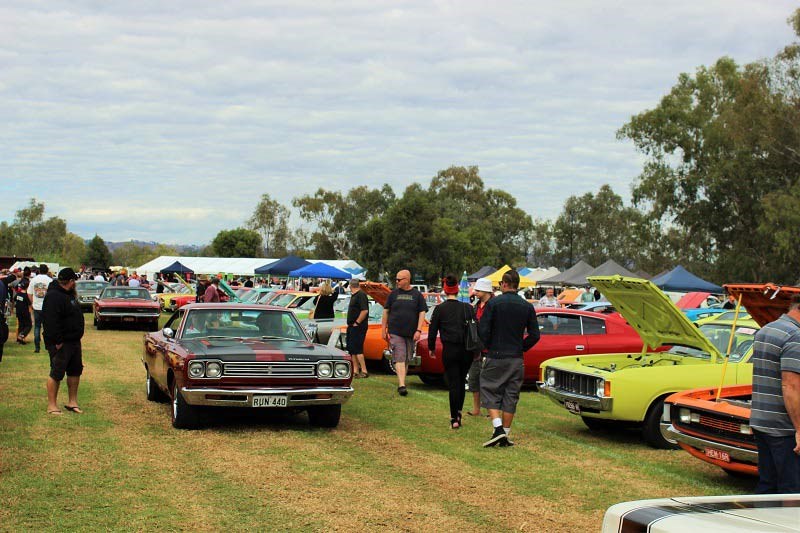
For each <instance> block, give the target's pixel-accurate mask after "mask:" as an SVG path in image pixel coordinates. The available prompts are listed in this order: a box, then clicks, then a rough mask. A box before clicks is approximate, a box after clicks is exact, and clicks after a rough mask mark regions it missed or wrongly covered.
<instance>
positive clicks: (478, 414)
mask: <svg viewBox="0 0 800 533" xmlns="http://www.w3.org/2000/svg"><path fill="white" fill-rule="evenodd" d="M467 416H481V413H480V411H478V412H477V413H473V412H472V411H467Z"/></svg>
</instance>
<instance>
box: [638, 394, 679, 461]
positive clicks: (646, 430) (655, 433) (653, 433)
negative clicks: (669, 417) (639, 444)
mask: <svg viewBox="0 0 800 533" xmlns="http://www.w3.org/2000/svg"><path fill="white" fill-rule="evenodd" d="M663 411H664V398H659V399H658V400H656V401H654V402H653V403H652V404H651V405H650V408H649V409H648V410H647V416H645V417H644V425H643V426H642V438H643V439H644V441H645V442H646V443H647V444H649V445H650V446H652V447H653V448H660V449H664V450H677V449H678V448H679V446H678V443H677V442H676V441H669V440H667V439H665V438H664V436H663V435H662V434H661V413H662V412H663Z"/></svg>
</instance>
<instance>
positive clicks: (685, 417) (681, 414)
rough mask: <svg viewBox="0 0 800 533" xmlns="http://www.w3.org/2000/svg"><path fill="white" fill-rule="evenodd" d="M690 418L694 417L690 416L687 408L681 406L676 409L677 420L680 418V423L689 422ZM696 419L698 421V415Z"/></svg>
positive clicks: (690, 413)
mask: <svg viewBox="0 0 800 533" xmlns="http://www.w3.org/2000/svg"><path fill="white" fill-rule="evenodd" d="M692 418H694V417H693V416H692V412H691V411H690V410H689V409H687V408H685V407H681V408H680V409H679V410H678V420H680V421H681V422H682V423H684V424H690V423H691V422H692ZM697 420H698V421H700V417H699V416H698V417H697Z"/></svg>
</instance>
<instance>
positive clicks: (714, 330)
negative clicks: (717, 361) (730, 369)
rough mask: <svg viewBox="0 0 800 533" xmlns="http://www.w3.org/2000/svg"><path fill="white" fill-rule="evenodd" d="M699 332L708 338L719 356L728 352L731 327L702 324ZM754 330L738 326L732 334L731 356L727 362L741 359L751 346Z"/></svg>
mask: <svg viewBox="0 0 800 533" xmlns="http://www.w3.org/2000/svg"><path fill="white" fill-rule="evenodd" d="M700 331H701V332H702V333H703V335H705V336H706V337H708V340H710V341H711V343H712V344H713V345H714V346H715V347H716V348H717V350H719V352H720V353H721V354H725V353H727V351H728V344H729V343H730V339H731V327H730V325H725V324H704V325H702V326H700ZM755 334H756V329H755V328H751V327H745V326H739V327H737V328H736V330H735V331H734V333H733V342H732V343H730V344H731V354H730V359H729V361H731V362H736V361H739V360H740V359H742V358H743V357H744V356H745V355H747V353H748V352H749V351H750V348H751V347H752V346H753V336H754V335H755Z"/></svg>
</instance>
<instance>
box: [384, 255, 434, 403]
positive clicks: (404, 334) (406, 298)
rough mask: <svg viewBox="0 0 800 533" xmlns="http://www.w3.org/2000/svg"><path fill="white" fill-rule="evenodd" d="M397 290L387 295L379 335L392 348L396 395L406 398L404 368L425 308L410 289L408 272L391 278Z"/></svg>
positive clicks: (423, 303)
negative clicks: (396, 385)
mask: <svg viewBox="0 0 800 533" xmlns="http://www.w3.org/2000/svg"><path fill="white" fill-rule="evenodd" d="M395 282H396V283H397V288H396V289H395V290H393V291H392V292H391V293H390V294H389V298H388V299H387V300H386V306H385V307H384V310H383V319H382V321H381V325H382V327H381V334H382V336H383V338H384V339H386V341H387V342H388V343H389V345H390V346H391V348H392V361H393V362H394V367H395V370H396V371H397V382H398V387H397V392H398V393H399V394H400V396H405V395H407V394H408V390H407V389H406V364H407V363H408V362H409V360H410V359H411V357H412V356H413V355H414V347H415V345H416V343H417V341H418V340H419V337H420V334H421V333H422V327H423V326H424V325H425V312H426V311H427V310H428V304H426V303H425V298H423V297H422V294H421V293H420V292H419V291H418V290H417V289H414V288H412V287H411V272H409V271H408V270H401V271H400V272H398V273H397V276H396V277H395Z"/></svg>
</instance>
